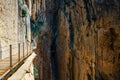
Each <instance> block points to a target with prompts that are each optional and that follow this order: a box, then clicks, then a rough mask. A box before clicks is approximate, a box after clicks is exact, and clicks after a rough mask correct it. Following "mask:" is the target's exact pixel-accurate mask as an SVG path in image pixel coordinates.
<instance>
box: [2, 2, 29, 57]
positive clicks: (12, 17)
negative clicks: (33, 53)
mask: <svg viewBox="0 0 120 80" xmlns="http://www.w3.org/2000/svg"><path fill="white" fill-rule="evenodd" d="M29 5H31V4H29ZM23 10H24V13H23ZM30 11H31V9H28V6H27V5H26V1H24V0H6V1H4V0H0V59H4V58H6V57H8V56H9V48H10V45H12V47H13V48H14V49H13V50H12V52H13V54H16V53H17V52H18V48H17V47H18V43H20V44H23V42H24V43H25V47H26V45H27V44H29V43H30V42H31V27H30V16H31V15H30ZM28 41H29V43H28ZM21 46H22V45H21ZM25 51H26V50H25Z"/></svg>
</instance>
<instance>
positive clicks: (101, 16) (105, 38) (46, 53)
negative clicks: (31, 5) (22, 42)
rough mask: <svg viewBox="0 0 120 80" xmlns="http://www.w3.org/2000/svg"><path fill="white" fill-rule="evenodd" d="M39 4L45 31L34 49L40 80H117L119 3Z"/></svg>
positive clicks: (60, 0)
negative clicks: (45, 26) (45, 24)
mask: <svg viewBox="0 0 120 80" xmlns="http://www.w3.org/2000/svg"><path fill="white" fill-rule="evenodd" d="M40 1H41V3H42V4H41V8H40V9H41V10H42V11H45V12H43V13H41V14H43V15H44V21H45V22H46V23H47V24H48V26H47V27H48V28H49V30H48V31H47V32H45V34H44V35H42V37H41V38H40V37H39V41H38V49H37V50H36V51H37V54H38V56H37V58H36V60H37V61H36V63H38V64H36V65H37V68H38V69H39V77H40V80H119V79H120V50H119V49H120V38H119V37H120V1H119V0H40ZM43 3H44V4H43ZM43 32H44V31H43Z"/></svg>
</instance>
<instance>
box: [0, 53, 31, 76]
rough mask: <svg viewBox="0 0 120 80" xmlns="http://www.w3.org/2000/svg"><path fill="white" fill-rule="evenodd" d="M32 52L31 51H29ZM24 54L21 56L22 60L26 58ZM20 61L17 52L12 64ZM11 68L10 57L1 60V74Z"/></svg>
mask: <svg viewBox="0 0 120 80" xmlns="http://www.w3.org/2000/svg"><path fill="white" fill-rule="evenodd" d="M29 53H30V52H29ZM27 55H28V54H27V53H26V54H25V56H24V57H26V56H27ZM24 57H23V55H21V56H20V60H22V59H24ZM18 62H19V60H18V54H15V55H13V56H12V66H14V65H15V64H17V63H18ZM9 69H10V58H9V57H7V58H5V59H3V60H1V61H0V76H2V75H3V74H4V73H5V72H6V71H8V70H9Z"/></svg>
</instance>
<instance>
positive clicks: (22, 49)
mask: <svg viewBox="0 0 120 80" xmlns="http://www.w3.org/2000/svg"><path fill="white" fill-rule="evenodd" d="M25 44H26V45H25ZM17 45H18V46H17ZM17 45H15V46H14V47H13V45H9V47H8V48H7V49H4V50H3V51H2V50H1V51H2V52H4V51H8V52H9V66H10V68H9V69H10V70H11V69H12V68H13V66H14V65H13V64H14V63H13V50H14V49H17V50H18V51H17V52H18V53H17V55H18V58H17V59H18V61H17V64H18V63H20V62H21V61H22V60H24V59H25V55H26V57H27V56H29V55H30V54H31V53H28V52H31V51H32V46H31V43H30V44H27V43H25V42H23V43H18V44H17ZM28 47H29V48H28ZM4 48H6V46H5V47H4ZM25 48H27V50H26V49H25ZM25 50H26V54H25ZM21 57H22V58H21ZM6 72H7V71H6ZM6 72H5V73H6ZM3 75H4V74H3Z"/></svg>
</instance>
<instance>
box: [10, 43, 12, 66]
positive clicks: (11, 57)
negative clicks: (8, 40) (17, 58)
mask: <svg viewBox="0 0 120 80" xmlns="http://www.w3.org/2000/svg"><path fill="white" fill-rule="evenodd" d="M10 68H12V45H10Z"/></svg>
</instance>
